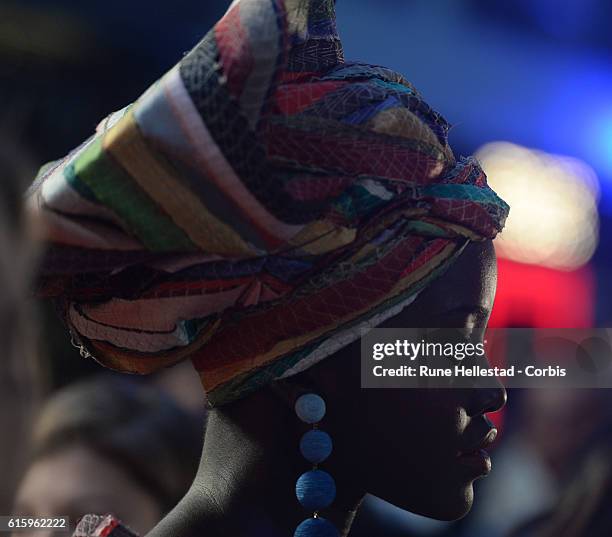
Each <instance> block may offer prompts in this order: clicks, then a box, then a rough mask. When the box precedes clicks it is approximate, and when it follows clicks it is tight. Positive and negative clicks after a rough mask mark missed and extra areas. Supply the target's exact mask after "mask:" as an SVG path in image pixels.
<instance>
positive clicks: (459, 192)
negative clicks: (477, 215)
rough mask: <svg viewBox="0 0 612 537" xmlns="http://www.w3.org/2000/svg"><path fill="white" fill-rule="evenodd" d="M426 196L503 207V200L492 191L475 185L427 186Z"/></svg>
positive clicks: (424, 191) (424, 192)
mask: <svg viewBox="0 0 612 537" xmlns="http://www.w3.org/2000/svg"><path fill="white" fill-rule="evenodd" d="M422 192H423V194H424V195H425V196H433V197H436V198H446V199H462V200H471V201H474V202H480V203H494V204H496V205H501V204H502V201H501V199H500V198H499V197H498V196H497V195H496V194H495V193H494V192H493V191H492V190H490V189H488V188H482V187H479V186H475V185H457V184H450V185H448V184H447V185H427V186H425V187H423V188H422Z"/></svg>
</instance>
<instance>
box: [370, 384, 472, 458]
mask: <svg viewBox="0 0 612 537" xmlns="http://www.w3.org/2000/svg"><path fill="white" fill-rule="evenodd" d="M365 391H367V390H365ZM370 391H371V392H373V393H371V394H369V395H366V398H365V399H366V400H365V402H364V407H365V408H364V410H363V415H364V417H365V424H364V425H365V428H366V429H367V430H370V431H373V432H375V433H376V434H375V435H374V436H375V438H374V440H375V444H378V442H379V441H380V440H383V439H384V440H385V443H386V444H387V446H388V448H389V449H392V450H394V451H401V453H402V454H403V456H404V457H409V456H410V455H411V454H416V453H423V452H430V451H436V452H437V451H445V450H449V449H450V448H451V447H452V446H454V445H456V443H457V438H458V436H459V435H460V434H461V432H462V431H463V430H464V428H465V426H466V425H467V421H468V418H467V415H466V412H465V410H464V409H463V406H462V405H461V404H460V401H459V400H458V398H457V397H456V394H455V393H454V392H453V391H452V390H446V391H444V390H416V389H407V390H399V389H397V390H370ZM364 440H365V444H366V445H367V444H370V447H373V446H372V445H371V442H370V441H371V440H373V438H372V435H366V436H365V438H364Z"/></svg>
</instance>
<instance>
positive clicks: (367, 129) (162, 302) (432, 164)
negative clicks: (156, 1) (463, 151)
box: [28, 0, 508, 406]
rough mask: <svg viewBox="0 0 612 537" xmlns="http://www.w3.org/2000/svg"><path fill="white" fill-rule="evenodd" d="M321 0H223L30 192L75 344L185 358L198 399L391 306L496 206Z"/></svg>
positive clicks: (426, 116)
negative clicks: (178, 52)
mask: <svg viewBox="0 0 612 537" xmlns="http://www.w3.org/2000/svg"><path fill="white" fill-rule="evenodd" d="M334 9H335V6H334V3H333V0H310V1H306V0H237V1H235V2H234V3H233V4H232V5H231V7H230V8H229V11H228V12H227V14H226V15H225V16H224V18H223V19H222V20H221V21H220V22H219V23H218V24H217V25H216V26H215V27H214V28H213V29H212V30H211V31H210V32H209V33H208V35H206V37H205V38H204V39H203V40H202V41H201V42H200V43H199V44H198V45H197V46H196V47H195V48H194V49H193V50H192V51H191V52H190V53H189V54H187V55H186V56H185V57H184V58H183V59H182V60H181V61H180V62H179V63H178V65H176V66H175V67H174V68H173V69H171V70H170V71H169V72H168V73H167V74H166V75H165V76H164V77H163V78H161V79H160V80H159V81H158V82H157V83H155V84H154V85H153V86H152V87H151V88H150V89H149V90H148V91H147V92H146V93H145V94H144V95H142V97H140V98H139V99H138V100H137V101H136V102H135V103H133V104H131V105H130V106H128V107H126V108H125V109H123V110H121V111H119V112H116V113H114V114H112V115H111V116H109V117H108V118H107V119H106V120H104V121H103V122H102V123H101V124H100V125H99V127H98V129H97V132H96V134H95V135H94V136H93V137H92V138H91V139H89V140H88V141H87V142H85V143H84V144H83V145H82V146H81V147H79V148H77V149H76V150H75V151H73V152H72V153H71V154H70V155H68V156H67V157H66V158H64V159H62V160H60V161H58V162H55V163H52V164H50V165H48V166H47V167H45V168H44V169H43V170H41V173H40V174H39V177H38V178H37V180H36V181H35V183H34V185H33V186H32V187H31V189H30V192H29V200H28V201H29V204H30V207H31V209H32V210H33V211H34V212H36V213H37V216H38V218H39V219H41V220H42V221H43V223H44V225H43V226H42V227H43V228H44V232H45V233H46V240H47V242H48V251H47V255H46V258H45V263H44V271H43V275H42V280H41V287H40V292H41V294H43V295H44V296H48V297H53V298H54V299H55V300H56V301H57V303H58V304H59V306H60V311H61V313H62V315H63V317H64V318H65V321H66V323H67V325H68V327H69V328H70V331H71V333H72V335H73V338H74V339H75V340H76V342H77V344H78V345H79V346H81V349H82V351H83V352H84V353H86V354H87V355H91V356H93V357H94V358H95V359H96V360H97V361H99V362H100V363H102V364H104V365H106V366H108V367H111V368H113V369H117V370H121V371H126V372H132V373H142V374H144V373H149V372H153V371H155V370H158V369H160V368H162V367H166V366H169V365H172V364H175V363H177V362H179V361H181V360H185V359H190V360H191V361H192V362H193V364H194V366H195V368H196V369H197V371H198V372H199V374H200V375H201V378H202V381H203V385H204V388H205V390H206V393H207V396H208V400H209V404H210V405H211V406H214V405H221V404H224V403H227V402H229V401H232V400H235V399H237V398H239V397H242V396H244V395H246V394H248V393H250V392H251V391H253V390H255V389H257V388H258V387H260V386H262V385H265V384H266V383H269V382H270V381H271V380H273V379H278V378H282V377H286V376H290V375H292V374H295V373H298V372H300V371H302V370H304V369H306V368H308V367H309V366H310V365H312V364H314V363H316V362H317V361H319V360H321V359H323V358H325V357H326V356H329V355H330V354H332V353H333V352H334V351H336V350H338V349H339V348H341V347H343V346H345V345H347V344H348V343H350V342H352V341H354V340H356V339H357V338H359V336H360V334H361V333H362V331H363V329H367V328H368V327H373V326H376V325H377V324H380V323H381V322H382V321H384V320H385V319H386V318H388V317H390V316H392V315H394V314H396V313H398V312H399V311H400V310H401V309H402V307H404V306H405V305H406V304H408V303H410V301H411V300H413V299H414V297H415V296H416V294H417V293H418V292H419V291H420V290H421V289H422V288H423V287H424V286H426V285H427V284H428V283H429V282H430V281H431V280H432V279H434V278H435V277H437V276H438V275H440V274H441V273H442V272H443V271H444V270H445V269H446V268H447V267H448V266H449V264H450V263H451V262H452V261H453V260H454V259H455V258H456V257H457V256H458V255H459V254H460V253H461V251H462V249H463V248H464V247H465V245H466V244H467V243H468V242H469V241H480V240H485V239H491V238H493V237H495V235H496V234H497V233H498V232H499V231H500V230H501V229H502V227H503V225H504V221H505V219H506V216H507V214H508V206H507V205H506V204H505V203H504V202H503V201H502V200H500V199H499V198H498V197H497V196H496V194H495V193H494V192H493V191H492V190H491V189H490V188H489V187H488V186H487V182H486V177H485V175H484V173H483V172H482V170H481V169H480V167H479V166H478V164H477V163H476V162H475V161H474V160H473V159H469V158H468V159H461V160H458V161H457V160H455V157H454V156H453V153H452V151H451V149H450V148H449V146H448V143H447V134H448V129H449V126H448V124H447V123H446V121H445V120H444V119H443V118H442V117H441V116H440V115H439V114H438V113H436V112H435V111H434V110H432V109H431V108H430V107H429V106H428V105H427V104H426V103H425V102H424V101H423V99H422V98H421V96H420V95H419V94H418V92H417V91H416V90H415V89H414V87H413V86H412V85H410V84H409V83H408V82H407V81H406V80H405V79H404V78H403V77H402V76H401V75H399V74H397V73H395V72H393V71H391V70H389V69H386V68H384V67H378V66H373V65H366V64H363V63H355V62H349V61H346V60H345V59H344V56H343V51H342V45H341V42H340V40H339V38H338V35H337V32H336V22H335V12H334Z"/></svg>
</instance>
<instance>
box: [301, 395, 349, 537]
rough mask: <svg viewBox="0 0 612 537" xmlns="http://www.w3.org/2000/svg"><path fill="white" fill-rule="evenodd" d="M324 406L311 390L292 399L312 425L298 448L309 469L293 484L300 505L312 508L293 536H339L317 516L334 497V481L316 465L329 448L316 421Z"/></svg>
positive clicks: (305, 421)
mask: <svg viewBox="0 0 612 537" xmlns="http://www.w3.org/2000/svg"><path fill="white" fill-rule="evenodd" d="M325 412H326V407H325V401H324V400H323V398H322V397H321V396H319V395H317V394H314V393H308V394H306V395H302V396H301V397H300V398H298V400H297V401H296V403H295V413H296V414H297V416H298V418H300V419H301V420H302V421H303V422H304V423H308V424H309V425H312V429H311V430H310V431H308V432H306V433H305V434H304V436H302V439H301V440H300V452H301V453H302V455H303V457H304V458H305V459H306V460H307V461H308V462H310V463H312V464H313V468H312V470H309V471H308V472H305V473H304V474H302V475H301V476H300V478H299V479H298V480H297V483H296V484H295V494H296V496H297V499H298V501H299V502H300V503H301V504H302V506H303V507H304V508H306V509H308V510H309V511H312V512H313V515H312V517H311V518H307V519H306V520H304V522H302V523H301V524H300V525H299V526H298V527H297V528H296V530H295V533H294V537H339V536H340V533H339V532H338V530H337V529H336V527H335V526H334V525H333V524H332V523H331V522H330V521H329V520H326V519H325V518H322V517H320V516H319V513H318V512H319V510H321V509H325V508H326V507H329V506H330V505H331V503H332V502H333V501H334V500H335V498H336V482H335V481H334V478H333V477H332V476H331V475H329V474H328V473H327V472H325V471H323V470H319V468H318V465H319V464H320V463H322V462H323V461H325V460H326V459H327V458H328V457H329V456H330V455H331V452H332V449H333V444H332V439H331V437H330V436H329V434H327V433H326V432H325V431H321V430H320V429H319V428H318V424H319V422H320V421H321V420H322V419H323V417H324V416H325Z"/></svg>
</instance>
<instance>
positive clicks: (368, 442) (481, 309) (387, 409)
mask: <svg viewBox="0 0 612 537" xmlns="http://www.w3.org/2000/svg"><path fill="white" fill-rule="evenodd" d="M496 280H497V271H496V259H495V252H494V249H493V246H492V243H491V241H489V242H486V243H472V244H470V245H469V246H468V247H467V248H466V250H465V251H464V253H463V254H461V256H460V257H459V259H458V260H457V261H456V262H455V263H454V264H453V265H452V266H451V267H450V268H449V270H448V271H447V272H446V273H445V274H444V276H442V277H441V278H440V279H438V280H436V281H434V282H433V283H432V284H431V285H430V286H429V287H428V288H427V289H426V290H424V291H423V292H422V293H421V294H420V295H419V297H418V298H417V300H416V301H415V302H413V303H412V304H411V305H410V306H409V307H407V308H406V309H405V310H404V311H402V312H401V313H400V314H399V315H397V316H395V317H393V318H392V319H390V320H389V321H387V322H385V323H384V324H383V325H382V326H381V327H383V328H418V327H425V328H444V327H452V328H464V329H466V330H467V331H468V332H469V333H471V334H472V335H473V336H474V337H476V338H478V337H483V335H484V330H485V328H486V324H487V321H488V318H489V314H490V312H491V308H492V306H493V300H494V297H495V287H496V283H497V282H496ZM356 352H357V353H358V352H359V348H358V347H355V346H354V345H351V346H349V347H347V348H346V349H343V351H341V353H340V355H339V356H338V357H339V358H340V360H338V362H337V363H338V365H339V369H338V368H335V371H336V374H335V375H334V374H332V375H331V376H328V375H321V378H322V379H324V378H327V379H328V380H327V382H330V383H331V382H333V383H335V385H336V390H335V391H336V392H337V391H338V390H337V386H338V382H341V381H342V379H341V378H340V377H339V375H343V376H344V377H345V378H344V379H343V380H344V382H343V383H344V384H346V372H347V370H349V369H350V370H351V371H353V372H354V371H355V370H356V369H357V368H355V367H346V365H347V364H348V360H350V361H351V363H352V364H354V363H355V359H356V357H355V353H356ZM349 354H350V356H349ZM357 361H359V359H358V358H357ZM334 362H335V361H334ZM343 362H344V364H345V367H344V368H343V367H342V363H343ZM483 365H485V364H484V362H483ZM354 374H356V375H357V378H354V377H352V378H351V381H350V386H351V388H350V390H349V392H350V393H343V394H342V397H336V398H333V399H332V400H331V401H330V403H329V418H330V420H334V422H335V423H333V425H332V426H333V428H334V429H339V430H338V431H337V432H335V433H334V442H335V446H336V448H337V449H336V453H337V454H338V455H339V457H338V459H336V464H339V465H345V466H346V465H351V466H352V467H353V470H352V471H354V472H357V473H358V474H359V475H358V477H359V478H361V479H363V480H364V482H365V486H366V490H367V492H368V493H371V494H374V495H376V496H378V497H380V498H382V499H384V500H386V501H388V502H390V503H392V504H394V505H396V506H397V507H400V508H403V509H407V510H409V511H412V512H415V513H418V514H422V515H425V516H429V517H432V518H437V519H441V520H453V519H456V518H460V517H462V516H463V515H465V514H466V513H467V512H468V511H469V509H470V507H471V505H472V502H473V488H472V484H473V482H474V481H475V480H476V479H478V478H479V477H482V476H484V475H486V474H487V473H488V472H489V471H490V460H489V459H488V457H486V456H485V454H483V453H482V452H480V448H481V447H486V446H487V445H488V444H490V442H491V441H492V440H493V439H494V437H495V434H496V431H495V430H494V429H493V427H492V424H491V422H490V421H489V420H488V419H487V418H486V416H485V413H487V412H493V411H496V410H499V409H500V408H501V407H502V406H503V405H504V403H505V400H506V393H505V390H504V389H503V388H502V387H501V386H500V387H498V388H480V389H478V388H472V389H466V388H454V389H411V388H406V389H361V387H360V386H357V387H356V385H357V384H358V383H360V379H359V378H358V375H359V373H354ZM334 376H335V377H336V378H334ZM323 382H324V383H325V382H326V381H325V380H323ZM355 387H356V388H355ZM353 388H355V389H354V390H353ZM333 390H334V388H333V386H332V385H331V384H330V385H329V386H328V392H329V393H334V391H333ZM347 417H348V418H347ZM350 471H351V470H348V469H347V472H350ZM361 479H360V480H361Z"/></svg>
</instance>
